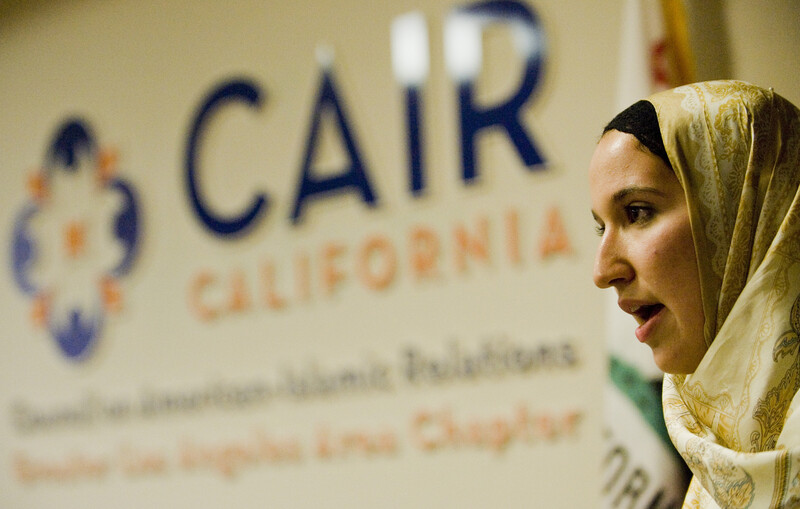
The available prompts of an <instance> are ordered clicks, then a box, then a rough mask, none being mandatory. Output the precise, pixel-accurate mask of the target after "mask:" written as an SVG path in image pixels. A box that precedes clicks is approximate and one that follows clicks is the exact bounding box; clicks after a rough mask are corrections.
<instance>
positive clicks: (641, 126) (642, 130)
mask: <svg viewBox="0 0 800 509" xmlns="http://www.w3.org/2000/svg"><path fill="white" fill-rule="evenodd" d="M611 130H615V131H621V132H623V133H628V134H632V135H633V136H635V137H636V139H637V140H639V143H641V144H642V145H644V146H645V147H647V150H649V151H650V152H652V153H653V154H655V155H657V156H658V157H660V158H661V159H663V160H664V162H665V163H667V166H669V167H670V168H672V164H671V163H670V162H669V157H667V150H666V149H665V148H664V141H663V140H662V139H661V129H660V128H659V126H658V115H657V114H656V108H655V106H653V103H651V102H650V101H645V100H641V101H638V102H635V103H633V104H632V105H630V106H628V107H627V108H625V109H624V110H622V111H621V112H620V113H619V114H618V115H617V116H616V117H614V118H613V120H611V122H609V123H608V125H607V126H606V127H605V128H604V129H603V134H605V133H607V132H608V131H611Z"/></svg>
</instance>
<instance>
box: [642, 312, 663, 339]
mask: <svg viewBox="0 0 800 509" xmlns="http://www.w3.org/2000/svg"><path fill="white" fill-rule="evenodd" d="M665 309H667V308H664V307H662V308H661V309H659V310H658V313H656V314H654V315H653V316H651V317H650V318H648V319H647V321H646V322H644V323H643V324H642V325H640V326H639V327H638V328H637V329H636V339H638V340H639V341H640V342H641V343H647V341H648V340H649V339H650V337H651V336H652V335H653V333H654V331H655V328H656V326H657V325H658V322H659V321H660V320H661V315H662V314H664V310H665Z"/></svg>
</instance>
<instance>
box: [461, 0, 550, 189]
mask: <svg viewBox="0 0 800 509" xmlns="http://www.w3.org/2000/svg"><path fill="white" fill-rule="evenodd" d="M488 23H504V24H508V25H510V26H511V28H512V29H513V30H514V31H515V34H514V35H515V36H516V42H517V43H518V44H517V45H516V47H517V51H518V53H520V54H521V55H520V56H521V57H522V58H523V59H524V60H525V69H524V72H523V75H522V82H521V84H520V86H519V89H518V90H517V92H516V93H515V94H514V95H513V96H511V97H510V98H509V99H508V100H507V101H505V102H503V103H501V104H497V105H495V106H489V107H481V106H479V105H478V104H476V102H475V101H474V99H473V97H474V85H473V82H474V78H475V77H476V74H477V72H478V71H479V70H480V58H481V57H480V52H481V41H480V37H481V35H482V29H483V27H484V26H485V25H486V24H488ZM445 29H446V30H447V31H449V32H450V34H449V35H448V34H446V41H447V44H448V45H449V46H450V48H446V55H447V58H448V59H449V62H448V65H449V66H450V69H451V74H453V75H454V78H456V79H457V80H458V82H459V85H458V94H459V103H460V113H461V154H462V176H463V179H464V181H465V182H467V183H472V182H474V181H475V179H476V178H477V177H478V167H477V163H476V150H475V139H476V137H477V136H478V134H480V133H481V132H482V131H484V130H486V129H489V128H494V127H499V128H502V129H504V130H505V132H506V134H507V135H508V138H509V139H510V141H511V143H512V144H513V145H514V147H515V148H516V150H517V153H518V154H519V156H520V158H521V159H522V160H523V162H524V163H525V165H526V166H527V167H528V168H533V167H537V166H541V165H542V164H544V162H545V161H544V159H543V157H542V155H541V153H540V151H539V150H538V149H537V147H536V144H535V142H534V140H533V138H532V137H531V136H530V135H529V134H528V132H527V130H526V128H525V126H524V125H523V122H522V108H523V106H524V105H525V103H526V102H527V101H528V99H529V98H530V97H531V95H533V93H534V91H535V90H536V88H537V87H538V85H539V80H540V77H541V70H542V64H543V57H542V55H543V53H544V51H543V50H544V32H543V30H542V28H541V25H540V22H539V19H538V18H537V16H536V15H535V13H534V12H532V11H531V10H530V9H529V8H528V7H527V6H525V5H524V4H522V3H520V2H516V1H508V0H490V1H487V2H481V3H477V4H474V5H471V6H467V7H462V8H458V9H456V10H455V11H454V12H453V13H451V16H450V18H449V21H448V25H447V26H446V27H445Z"/></svg>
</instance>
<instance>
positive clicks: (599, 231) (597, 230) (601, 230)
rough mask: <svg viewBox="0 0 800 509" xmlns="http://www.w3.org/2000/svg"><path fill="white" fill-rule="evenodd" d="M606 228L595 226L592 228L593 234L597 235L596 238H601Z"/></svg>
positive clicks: (600, 225)
mask: <svg viewBox="0 0 800 509" xmlns="http://www.w3.org/2000/svg"><path fill="white" fill-rule="evenodd" d="M605 231H606V227H605V226H603V225H602V224H596V225H595V226H594V232H595V233H596V234H597V236H598V237H602V236H603V233H605Z"/></svg>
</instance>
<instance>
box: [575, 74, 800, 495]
mask: <svg viewBox="0 0 800 509" xmlns="http://www.w3.org/2000/svg"><path fill="white" fill-rule="evenodd" d="M589 186H590V195H591V204H592V213H593V215H594V217H595V220H596V222H597V225H598V232H599V234H600V236H601V237H600V244H599V247H598V251H597V257H596V261H595V269H594V282H595V284H596V285H597V286H599V287H601V288H614V289H615V290H616V292H617V294H618V296H619V301H618V302H619V306H620V308H622V310H623V311H625V312H627V313H629V314H631V315H632V316H633V317H634V318H635V319H636V321H637V323H638V324H639V326H638V328H637V329H636V338H637V339H638V341H639V342H641V343H645V344H646V345H648V346H649V347H650V348H651V349H652V351H653V356H654V359H655V362H656V364H657V365H658V366H659V368H661V369H662V370H663V371H664V372H665V373H666V375H665V380H664V393H663V405H664V417H665V420H666V423H667V428H668V431H669V434H670V437H671V438H672V441H673V443H674V444H675V446H676V448H677V449H678V451H679V452H680V454H681V455H682V456H683V458H684V460H685V461H686V463H687V465H688V466H689V468H690V469H691V470H692V472H693V474H694V477H693V479H692V482H691V484H690V486H689V491H688V493H687V496H686V500H685V502H684V507H702V508H714V507H723V508H734V507H752V508H767V507H800V412H798V410H800V398H799V397H798V396H797V393H798V388H800V110H798V109H797V107H795V106H794V105H792V104H791V103H790V102H788V101H787V100H785V99H784V98H782V97H780V96H779V95H778V94H776V93H774V92H773V91H772V90H767V89H763V88H759V87H756V86H753V85H750V84H747V83H744V82H738V81H714V82H706V83H697V84H692V85H686V86H682V87H679V88H676V89H672V90H669V91H666V92H660V93H658V94H655V95H653V96H651V97H650V98H649V99H648V100H647V101H640V102H638V103H636V104H634V105H633V106H631V107H630V108H628V109H626V110H625V111H623V112H622V113H620V114H619V115H618V116H617V117H615V118H614V119H613V120H612V121H611V122H610V123H609V124H608V126H607V127H606V129H605V131H604V134H603V136H602V137H601V139H600V141H599V142H598V145H597V147H596V149H595V152H594V155H593V156H592V160H591V163H590V168H589Z"/></svg>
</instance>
